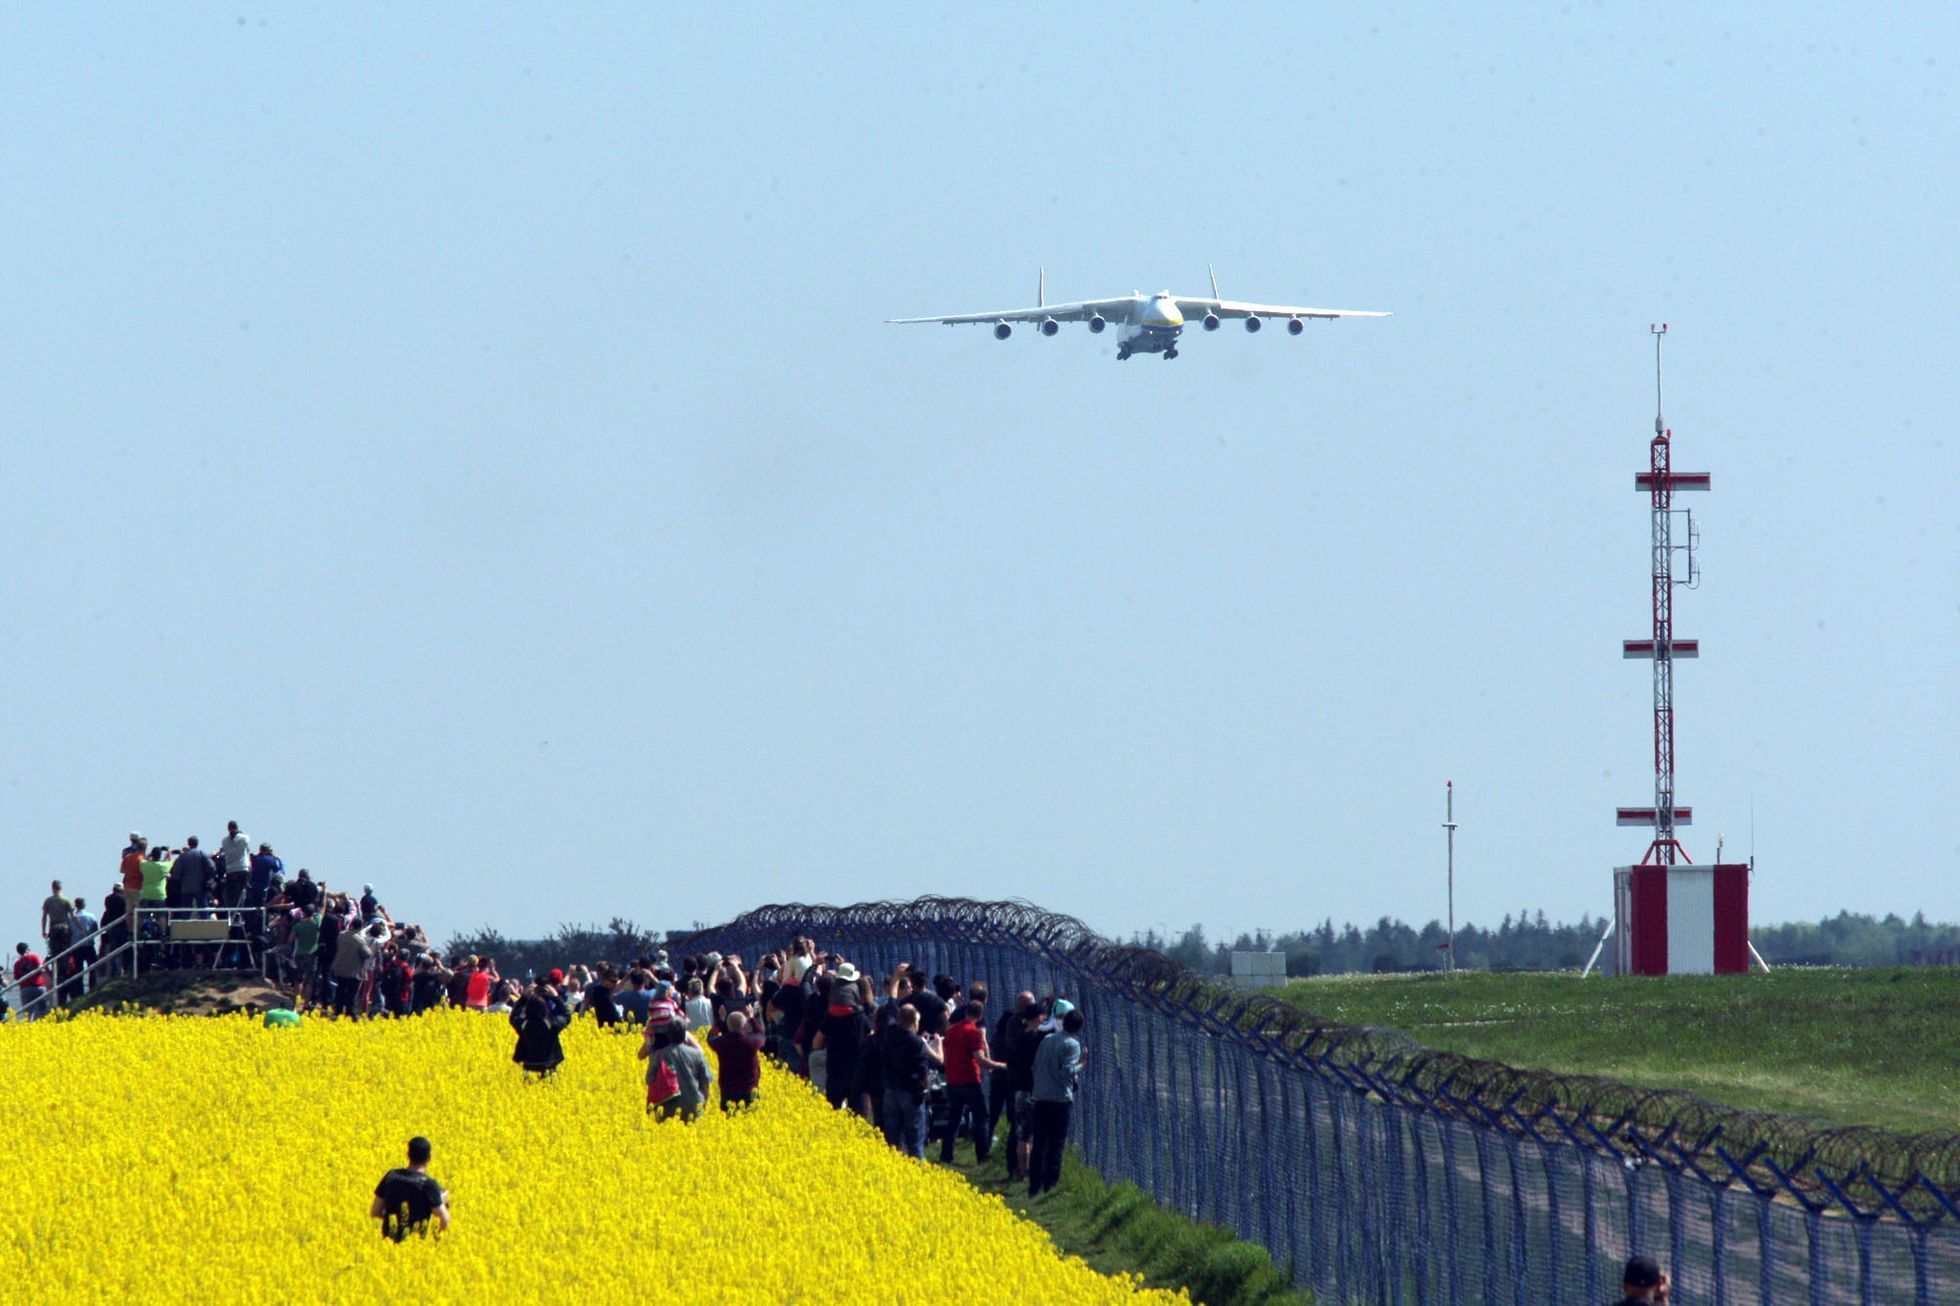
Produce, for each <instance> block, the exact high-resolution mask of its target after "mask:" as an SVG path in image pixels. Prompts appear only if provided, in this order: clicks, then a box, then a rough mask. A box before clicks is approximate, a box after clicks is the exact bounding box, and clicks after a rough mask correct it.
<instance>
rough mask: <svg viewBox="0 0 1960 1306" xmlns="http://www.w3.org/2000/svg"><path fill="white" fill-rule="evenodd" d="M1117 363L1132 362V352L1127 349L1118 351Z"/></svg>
mask: <svg viewBox="0 0 1960 1306" xmlns="http://www.w3.org/2000/svg"><path fill="white" fill-rule="evenodd" d="M1116 361H1117V362H1119V363H1127V362H1129V361H1130V351H1129V350H1127V349H1119V350H1117V351H1116Z"/></svg>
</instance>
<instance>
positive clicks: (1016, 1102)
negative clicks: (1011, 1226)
mask: <svg viewBox="0 0 1960 1306" xmlns="http://www.w3.org/2000/svg"><path fill="white" fill-rule="evenodd" d="M1019 1020H1020V1022H1021V1028H1020V1032H1019V1034H1018V1035H1017V1036H1016V1037H1015V1039H1014V1041H1013V1042H1012V1043H1010V1044H1009V1045H1008V1046H1007V1049H1006V1052H1005V1054H1004V1055H1005V1059H1006V1061H1007V1075H1008V1080H1009V1083H1010V1084H1011V1085H1012V1089H1013V1092H1012V1095H1011V1096H1010V1098H1009V1106H1008V1120H1009V1122H1010V1125H1009V1127H1010V1130H1011V1132H1012V1136H1013V1139H1014V1145H1013V1150H1012V1151H1011V1152H1010V1154H1009V1156H1008V1162H1007V1163H1008V1165H1009V1167H1010V1168H1012V1169H1013V1170H1014V1171H1015V1172H1016V1173H1018V1174H1019V1175H1021V1177H1023V1178H1026V1177H1027V1176H1028V1175H1029V1174H1030V1173H1031V1172H1030V1171H1029V1169H1028V1154H1029V1152H1030V1151H1031V1150H1032V1149H1033V1147H1034V1055H1035V1053H1036V1052H1038V1051H1039V1050H1040V1049H1041V1044H1042V1041H1043V1040H1044V1039H1046V1038H1047V1037H1048V1024H1047V1022H1048V1010H1047V1007H1046V1006H1045V1005H1044V1004H1043V1003H1042V1001H1041V1000H1040V999H1039V998H1031V999H1030V1000H1029V1002H1028V1004H1027V1005H1026V1006H1024V1007H1022V1008H1021V1010H1020V1013H1019Z"/></svg>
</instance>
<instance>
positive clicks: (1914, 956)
mask: <svg viewBox="0 0 1960 1306" xmlns="http://www.w3.org/2000/svg"><path fill="white" fill-rule="evenodd" d="M1605 929H1606V918H1605V917H1603V916H1602V917H1600V918H1599V919H1597V920H1595V919H1594V918H1593V917H1591V916H1589V915H1588V916H1581V917H1580V918H1579V919H1578V920H1577V921H1576V922H1573V923H1571V924H1566V923H1563V922H1553V921H1548V920H1546V919H1545V913H1544V912H1542V911H1539V912H1530V911H1519V912H1517V913H1515V914H1506V915H1505V917H1504V919H1503V920H1502V921H1501V922H1499V923H1498V925H1497V927H1496V928H1495V929H1485V928H1483V927H1481V926H1478V925H1463V926H1459V927H1458V929H1457V932H1456V964H1457V966H1458V967H1459V968H1460V969H1464V970H1576V969H1577V968H1579V967H1580V966H1583V965H1585V964H1586V958H1587V957H1589V956H1591V955H1592V950H1593V947H1594V945H1595V944H1597V943H1598V942H1599V936H1600V935H1601V934H1602V933H1603V932H1604V931H1605ZM1447 937H1448V931H1446V930H1445V929H1444V928H1443V923H1442V922H1441V921H1430V922H1429V923H1428V924H1427V925H1424V926H1423V927H1422V928H1421V929H1416V928H1415V927H1414V926H1411V925H1409V924H1407V923H1406V922H1404V921H1400V920H1396V919H1394V918H1392V917H1388V916H1384V917H1382V918H1381V919H1380V920H1378V921H1376V922H1375V923H1374V924H1373V925H1372V926H1370V927H1369V928H1367V929H1365V930H1364V929H1361V928H1360V927H1359V926H1356V925H1354V924H1353V923H1348V924H1345V925H1342V926H1340V927H1339V928H1336V927H1335V925H1334V922H1333V919H1332V918H1331V917H1330V918H1328V919H1327V920H1324V921H1322V922H1321V923H1320V924H1319V925H1317V926H1314V927H1312V928H1311V929H1306V930H1296V931H1293V932H1291V933H1286V934H1278V935H1275V934H1273V933H1271V932H1269V931H1266V930H1260V931H1258V932H1257V933H1252V934H1247V933H1241V934H1240V935H1239V936H1238V937H1237V938H1236V939H1232V940H1230V941H1227V940H1225V939H1222V938H1221V939H1218V940H1216V941H1213V940H1211V939H1208V938H1206V937H1205V929H1204V926H1202V925H1193V926H1192V927H1191V928H1190V929H1188V930H1185V931H1184V932H1183V933H1182V934H1179V935H1178V936H1177V937H1176V938H1169V937H1166V936H1164V935H1162V934H1159V933H1158V932H1157V931H1156V930H1149V931H1146V932H1143V933H1140V934H1134V935H1132V936H1130V938H1129V939H1128V940H1126V942H1128V943H1129V944H1131V945H1132V946H1135V947H1144V948H1150V949H1153V950H1154V951H1157V952H1161V953H1163V954H1164V955H1165V956H1167V957H1169V958H1170V959H1171V960H1172V961H1175V962H1179V963H1181V964H1183V965H1185V966H1187V967H1189V968H1190V969H1192V970H1195V971H1201V972H1204V973H1207V974H1213V975H1229V974H1230V973H1231V970H1232V953H1234V952H1283V953H1285V954H1286V973H1287V974H1288V975H1346V974H1354V973H1370V972H1372V973H1375V974H1388V973H1396V972H1404V971H1423V970H1441V969H1443V963H1444V955H1445V954H1444V947H1443V945H1444V943H1445V942H1446V941H1447ZM1749 937H1750V939H1751V940H1752V941H1753V942H1754V943H1755V945H1756V949H1757V951H1759V952H1761V953H1762V954H1763V957H1764V959H1765V960H1766V961H1768V962H1769V964H1770V965H1772V966H1909V965H1915V964H1930V963H1940V964H1948V965H1952V964H1960V925H1938V924H1934V923H1932V922H1930V921H1928V920H1927V919H1926V914H1925V913H1924V912H1917V913H1915V914H1914V915H1913V916H1912V918H1911V919H1910V920H1908V919H1906V918H1904V917H1901V916H1899V915H1897V914H1891V915H1887V916H1884V917H1878V916H1865V915H1858V914H1855V913H1852V912H1848V911H1841V912H1839V913H1838V914H1837V915H1836V916H1827V917H1825V918H1824V919H1823V920H1820V921H1818V922H1816V923H1815V924H1811V923H1809V922H1803V921H1800V922H1795V923H1792V924H1788V925H1759V926H1757V927H1755V928H1754V929H1752V930H1750V931H1749ZM660 946H661V944H660V938H659V936H658V935H656V934H655V933H654V932H653V931H652V930H650V929H646V928H644V927H642V926H640V925H639V924H637V923H635V922H633V921H630V920H627V919H625V918H623V917H619V916H615V917H613V918H612V919H611V920H610V921H608V922H607V923H606V924H604V925H578V924H562V925H560V926H559V927H558V929H557V931H556V932H555V933H553V934H551V935H550V936H548V937H546V938H541V939H511V938H506V937H504V936H503V935H502V934H500V933H498V932H497V931H496V930H494V929H492V928H490V927H489V926H487V925H486V926H484V927H482V928H481V929H477V930H470V931H466V932H464V933H461V934H457V935H455V936H454V937H452V938H451V939H450V940H449V944H448V947H447V949H446V951H445V954H444V955H445V956H447V957H449V958H451V959H452V960H453V959H458V958H462V957H467V956H470V955H471V954H475V955H477V956H480V957H493V958H495V959H496V962H497V968H498V971H499V973H500V974H502V975H504V976H506V977H508V978H511V979H521V978H523V977H524V976H525V975H526V974H534V975H542V974H544V973H545V972H546V971H548V970H550V969H551V968H552V967H554V966H564V965H567V964H569V963H570V962H574V961H582V962H586V963H588V964H589V963H592V962H597V961H630V960H632V959H633V958H635V957H644V956H647V955H649V954H651V953H652V952H653V951H654V950H655V949H656V948H658V947H660Z"/></svg>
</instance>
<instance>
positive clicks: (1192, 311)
mask: <svg viewBox="0 0 1960 1306" xmlns="http://www.w3.org/2000/svg"><path fill="white" fill-rule="evenodd" d="M1206 270H1207V271H1211V269H1210V268H1209V267H1207V269H1206ZM1387 316H1389V315H1388V314H1387V313H1380V312H1374V311H1371V310H1367V309H1358V308H1299V307H1296V306H1294V305H1290V304H1246V303H1241V302H1240V301H1238V300H1236V299H1220V298H1219V297H1218V273H1217V272H1215V271H1211V298H1210V299H1194V298H1192V297H1190V296H1188V295H1173V294H1172V293H1171V292H1170V291H1168V290H1160V291H1158V292H1157V293H1156V294H1154V295H1145V294H1142V293H1140V292H1132V293H1130V294H1128V295H1124V296H1121V297H1119V298H1116V299H1085V300H1082V301H1080V302H1078V303H1074V304H1050V303H1049V302H1048V269H1046V268H1043V269H1042V270H1041V277H1040V280H1039V281H1038V282H1037V283H1036V286H1035V306H1034V307H1033V308H1011V309H1004V310H1002V311H1001V312H998V313H954V314H950V315H949V316H946V317H894V318H887V319H886V321H887V322H890V323H892V324H894V325H899V324H910V323H915V322H940V323H944V324H945V325H947V326H960V325H963V324H966V323H973V322H987V323H992V324H993V328H994V339H996V340H1005V339H1007V338H1008V337H1009V336H1011V335H1013V334H1014V323H1016V322H1034V323H1037V324H1038V325H1037V326H1036V328H1035V329H1036V330H1038V331H1040V332H1041V334H1042V335H1044V336H1052V335H1054V334H1055V333H1056V332H1058V331H1060V330H1061V329H1062V323H1064V322H1087V323H1088V324H1089V330H1091V331H1093V332H1095V333H1097V334H1098V335H1100V334H1101V333H1102V332H1103V331H1104V330H1105V329H1107V328H1108V327H1110V326H1111V325H1115V326H1117V327H1120V328H1122V334H1120V335H1119V336H1118V337H1117V339H1116V361H1117V362H1119V363H1120V362H1124V361H1125V360H1127V359H1128V358H1129V356H1130V355H1131V354H1162V355H1163V356H1164V360H1165V361H1166V362H1169V361H1170V360H1171V359H1173V358H1176V357H1177V341H1178V337H1179V336H1181V335H1183V334H1184V326H1185V323H1186V321H1187V320H1189V319H1191V318H1196V319H1197V320H1198V321H1199V322H1200V324H1202V325H1203V327H1204V329H1205V330H1207V331H1216V330H1218V325H1219V323H1221V322H1223V321H1224V320H1225V319H1227V318H1242V319H1244V321H1245V329H1246V330H1247V331H1257V330H1258V329H1259V328H1260V327H1261V326H1262V325H1263V324H1264V321H1265V319H1266V318H1274V319H1284V320H1285V322H1286V330H1287V333H1288V334H1290V335H1296V336H1297V335H1299V334H1300V333H1301V332H1302V331H1304V330H1306V320H1307V319H1308V318H1310V317H1313V318H1336V317H1387Z"/></svg>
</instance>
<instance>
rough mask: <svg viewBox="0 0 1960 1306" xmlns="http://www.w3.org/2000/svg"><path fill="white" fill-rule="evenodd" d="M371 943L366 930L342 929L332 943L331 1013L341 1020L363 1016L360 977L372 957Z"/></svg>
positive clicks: (372, 942) (372, 948)
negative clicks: (332, 1011) (339, 1016)
mask: <svg viewBox="0 0 1960 1306" xmlns="http://www.w3.org/2000/svg"><path fill="white" fill-rule="evenodd" d="M374 947H375V944H374V939H373V937H372V936H371V935H369V934H368V932H367V931H366V930H349V929H343V930H341V932H340V937H339V939H338V940H336V941H335V943H334V954H333V1009H334V1010H335V1011H336V1012H337V1013H339V1014H340V1015H343V1016H358V1015H362V1014H365V1013H363V1012H362V1011H361V1009H360V997H361V976H362V973H363V972H364V971H366V970H367V965H368V958H370V957H372V956H373V955H374Z"/></svg>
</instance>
